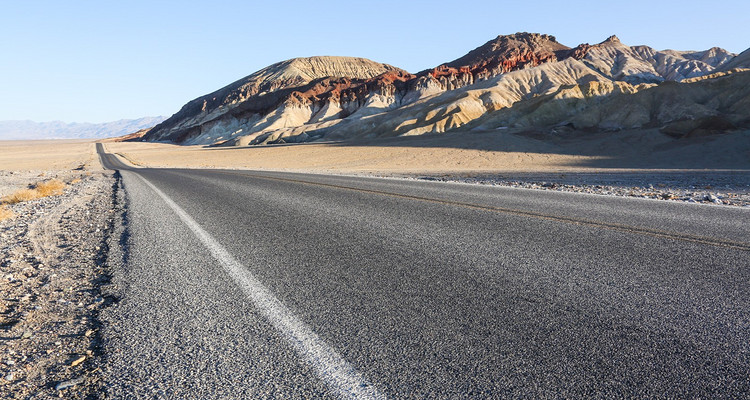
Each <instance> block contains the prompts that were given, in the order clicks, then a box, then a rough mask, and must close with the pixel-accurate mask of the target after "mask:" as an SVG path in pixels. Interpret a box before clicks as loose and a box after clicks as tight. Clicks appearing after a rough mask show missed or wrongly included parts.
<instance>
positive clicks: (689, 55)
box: [583, 36, 734, 84]
mask: <svg viewBox="0 0 750 400" xmlns="http://www.w3.org/2000/svg"><path fill="white" fill-rule="evenodd" d="M732 58H734V54H732V53H729V52H728V51H726V50H724V49H720V48H718V47H714V48H711V49H709V50H706V51H699V52H688V51H675V50H664V51H657V50H654V49H653V48H651V47H648V46H632V47H631V46H627V45H625V44H623V43H622V42H620V39H619V38H617V36H610V37H609V38H608V39H607V40H605V41H603V42H601V43H599V44H596V45H594V46H591V47H590V48H589V49H588V51H587V52H586V55H585V56H584V57H583V60H584V61H585V62H586V63H587V64H588V65H589V66H590V67H591V68H593V69H596V70H597V71H599V72H601V73H602V74H604V75H606V76H608V77H610V78H611V79H612V80H618V81H625V82H628V83H633V84H638V83H659V82H663V81H679V80H682V79H687V78H693V77H697V76H702V75H706V74H710V73H712V72H714V71H715V70H717V69H718V68H720V67H722V66H723V65H724V64H726V63H728V62H729V61H730V60H732Z"/></svg>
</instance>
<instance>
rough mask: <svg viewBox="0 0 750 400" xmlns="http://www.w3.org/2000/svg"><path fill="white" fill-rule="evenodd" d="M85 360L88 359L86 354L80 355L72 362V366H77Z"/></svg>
mask: <svg viewBox="0 0 750 400" xmlns="http://www.w3.org/2000/svg"><path fill="white" fill-rule="evenodd" d="M84 361H86V356H80V357H78V358H76V359H75V360H73V362H71V363H70V366H71V367H75V366H77V365H78V364H80V363H82V362H84Z"/></svg>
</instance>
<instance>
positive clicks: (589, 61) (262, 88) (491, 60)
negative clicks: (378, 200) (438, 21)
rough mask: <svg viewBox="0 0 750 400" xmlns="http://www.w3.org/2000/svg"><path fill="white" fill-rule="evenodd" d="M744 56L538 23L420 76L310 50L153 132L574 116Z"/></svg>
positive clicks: (496, 122) (305, 130)
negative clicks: (559, 36)
mask: <svg viewBox="0 0 750 400" xmlns="http://www.w3.org/2000/svg"><path fill="white" fill-rule="evenodd" d="M735 61H736V58H735V57H734V55H733V54H731V53H729V52H727V51H725V50H722V49H719V48H712V49H709V50H706V51H701V52H679V51H673V50H665V51H656V50H654V49H652V48H650V47H648V46H633V47H630V46H626V45H625V44H623V43H621V42H620V40H619V39H618V38H617V37H616V36H612V37H610V38H608V39H607V40H605V41H603V42H601V43H599V44H595V45H588V44H581V45H578V46H576V47H573V48H571V47H568V46H565V45H563V44H560V43H558V42H557V40H556V39H555V38H554V37H553V36H549V35H542V34H535V33H516V34H513V35H506V36H498V37H497V38H495V39H493V40H490V41H488V42H487V43H485V44H484V45H482V46H480V47H478V48H476V49H474V50H472V51H470V52H469V53H467V54H466V55H465V56H463V57H461V58H458V59H456V60H454V61H451V62H448V63H445V64H442V65H440V66H438V67H435V68H432V69H428V70H425V71H421V72H419V73H416V74H411V73H409V72H406V71H404V70H401V69H399V68H396V67H392V66H390V65H386V64H381V63H377V62H374V61H370V60H366V59H362V58H349V57H311V58H299V59H293V60H288V61H284V62H281V63H277V64H274V65H272V66H269V67H268V68H265V69H263V70H261V71H258V72H256V73H254V74H252V75H250V76H248V77H246V78H243V79H241V80H239V81H237V82H234V83H232V84H230V85H228V86H226V87H224V88H222V89H220V90H218V91H216V92H214V93H211V94H208V95H206V96H203V97H200V98H198V99H195V100H193V101H191V102H189V103H188V104H186V105H185V106H184V107H183V108H182V109H181V110H180V111H179V112H178V113H177V114H175V115H173V116H172V117H171V118H169V119H168V120H166V121H164V122H163V123H162V124H160V125H158V126H156V127H154V128H153V129H152V130H151V131H149V132H148V133H147V134H146V135H145V136H144V140H168V141H172V142H176V143H184V144H224V145H248V144H267V143H281V142H307V141H314V140H319V139H327V140H344V139H350V138H357V137H381V136H397V135H420V134H426V133H440V132H446V131H450V130H456V129H484V128H486V127H487V126H495V128H492V129H496V128H497V127H508V126H513V127H516V128H518V129H522V128H524V127H531V126H538V127H548V125H549V124H552V125H554V124H559V123H569V122H566V121H568V120H571V119H572V118H573V116H574V114H575V113H576V112H577V111H576V110H579V109H589V108H590V107H589V105H588V103H591V104H598V103H600V102H601V100H596V99H605V98H607V97H610V96H615V97H618V96H631V95H633V94H635V93H639V92H641V91H643V90H646V89H649V88H651V87H652V86H654V85H657V84H661V83H663V82H671V81H683V82H686V83H688V82H693V83H694V82H695V79H698V78H700V77H704V76H712V77H719V76H720V75H713V74H717V73H725V72H722V71H724V70H725V69H726V67H727V66H730V65H732V64H733V62H734V63H735V64H738V65H739V64H741V65H744V64H742V63H741V62H735ZM732 71H735V70H732ZM653 106H654V105H653V104H652V105H648V106H647V105H643V107H646V110H650V109H649V108H648V107H653ZM570 107H572V108H570ZM517 110H525V111H524V112H520V111H519V112H516V111H517ZM571 110H573V111H571ZM571 112H572V114H571ZM649 112H650V111H648V112H647V111H644V112H643V113H646V114H648V113H649ZM643 113H638V112H634V111H633V112H631V115H630V116H629V117H627V118H625V117H623V118H620V119H617V118H615V119H616V120H617V121H614V120H613V121H607V120H606V119H605V120H601V121H600V120H597V119H596V118H594V120H596V121H595V122H594V123H591V124H588V123H585V121H584V120H585V118H584V117H580V118H579V121H578V123H579V126H581V127H585V129H618V127H621V126H640V125H644V124H646V125H647V124H648V123H651V122H648V123H647V122H644V121H642V119H643V118H642V117H641V114H643ZM559 116H564V118H562V117H559ZM561 118H562V119H561ZM639 124H640V125H639ZM712 126H718V125H716V124H714V125H712ZM724 126H729V125H724Z"/></svg>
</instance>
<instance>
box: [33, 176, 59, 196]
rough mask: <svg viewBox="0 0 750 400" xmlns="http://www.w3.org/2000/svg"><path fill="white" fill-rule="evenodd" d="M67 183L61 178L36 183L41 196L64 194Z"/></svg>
mask: <svg viewBox="0 0 750 400" xmlns="http://www.w3.org/2000/svg"><path fill="white" fill-rule="evenodd" d="M63 188H65V183H64V182H63V181H61V180H59V179H50V180H48V181H46V182H40V183H37V184H36V188H35V189H36V191H37V192H38V193H39V197H47V196H56V195H58V194H62V192H63Z"/></svg>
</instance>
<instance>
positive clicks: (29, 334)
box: [21, 329, 34, 339]
mask: <svg viewBox="0 0 750 400" xmlns="http://www.w3.org/2000/svg"><path fill="white" fill-rule="evenodd" d="M33 335H34V333H33V332H31V331H30V330H28V329H27V330H25V331H23V334H22V335H21V339H29V338H31V337H32V336H33Z"/></svg>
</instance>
